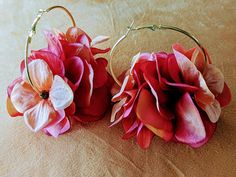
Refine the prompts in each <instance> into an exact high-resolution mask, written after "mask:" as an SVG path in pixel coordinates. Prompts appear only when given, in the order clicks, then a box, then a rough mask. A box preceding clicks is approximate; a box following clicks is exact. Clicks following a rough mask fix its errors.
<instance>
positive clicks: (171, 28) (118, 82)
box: [109, 21, 207, 86]
mask: <svg viewBox="0 0 236 177" xmlns="http://www.w3.org/2000/svg"><path fill="white" fill-rule="evenodd" d="M133 24H134V21H133V22H132V23H131V25H130V26H128V27H127V28H128V29H127V31H126V33H125V34H124V35H123V36H121V37H120V38H119V39H118V40H117V42H116V43H115V44H114V46H113V47H112V49H111V51H110V61H109V69H110V72H111V75H112V77H113V79H114V80H115V82H116V83H117V84H118V85H119V86H121V85H122V83H121V82H120V81H119V80H118V78H117V77H116V75H115V73H114V71H113V68H112V58H113V53H114V50H115V48H116V47H117V46H118V45H119V44H120V43H121V42H122V41H123V40H124V39H125V38H126V37H127V36H128V35H129V33H130V32H131V31H136V30H142V29H149V30H152V31H156V30H167V29H168V30H172V31H177V32H179V33H182V34H184V35H186V36H188V37H189V38H191V39H192V40H193V41H194V42H195V43H196V44H197V45H198V46H199V48H200V49H201V50H202V52H203V55H204V58H205V62H207V55H206V51H205V49H204V47H203V46H202V45H201V43H200V42H199V40H198V39H197V38H196V37H195V36H193V35H192V34H190V33H189V32H187V31H185V30H183V29H181V28H178V27H176V26H169V25H161V24H160V25H147V26H138V27H133Z"/></svg>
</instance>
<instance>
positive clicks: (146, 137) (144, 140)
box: [137, 126, 154, 149]
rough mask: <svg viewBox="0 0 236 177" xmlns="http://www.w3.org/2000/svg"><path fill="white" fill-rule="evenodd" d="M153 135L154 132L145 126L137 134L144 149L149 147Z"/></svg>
mask: <svg viewBox="0 0 236 177" xmlns="http://www.w3.org/2000/svg"><path fill="white" fill-rule="evenodd" d="M153 135H154V134H153V133H152V132H151V131H150V130H148V129H147V128H146V127H145V126H143V127H142V129H141V131H140V132H139V134H138V135H137V143H138V145H139V146H140V147H141V148H143V149H147V148H148V147H149V146H150V144H151V141H152V138H153Z"/></svg>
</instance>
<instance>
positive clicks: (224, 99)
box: [216, 83, 232, 107]
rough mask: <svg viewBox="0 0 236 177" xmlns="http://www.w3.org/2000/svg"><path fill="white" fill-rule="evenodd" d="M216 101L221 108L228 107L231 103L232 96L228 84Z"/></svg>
mask: <svg viewBox="0 0 236 177" xmlns="http://www.w3.org/2000/svg"><path fill="white" fill-rule="evenodd" d="M216 99H217V100H218V102H219V103H220V106H221V107H224V106H227V105H228V104H229V103H230V102H231V100H232V95H231V92H230V89H229V87H228V86H227V84H226V83H224V88H223V91H222V93H221V94H220V95H218V96H217V97H216Z"/></svg>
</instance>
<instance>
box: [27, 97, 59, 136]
mask: <svg viewBox="0 0 236 177" xmlns="http://www.w3.org/2000/svg"><path fill="white" fill-rule="evenodd" d="M51 114H54V109H53V108H52V107H51V105H49V104H48V102H47V101H45V100H42V101H40V102H39V103H38V104H37V105H35V106H34V107H32V108H31V109H29V110H27V111H26V112H25V113H24V120H25V123H26V125H27V126H28V127H29V128H30V129H31V130H32V131H34V132H37V131H39V130H41V129H43V128H44V127H45V126H46V125H47V124H48V123H49V122H50V115H51Z"/></svg>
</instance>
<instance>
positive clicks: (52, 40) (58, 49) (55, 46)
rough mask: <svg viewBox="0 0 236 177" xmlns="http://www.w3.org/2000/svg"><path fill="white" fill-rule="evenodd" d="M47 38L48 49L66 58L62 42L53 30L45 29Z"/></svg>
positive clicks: (62, 58)
mask: <svg viewBox="0 0 236 177" xmlns="http://www.w3.org/2000/svg"><path fill="white" fill-rule="evenodd" d="M44 35H45V38H46V40H47V43H48V49H49V50H50V51H51V52H52V53H54V54H55V55H56V56H58V57H59V58H60V59H61V60H64V59H65V55H64V52H63V49H62V46H61V43H60V41H59V39H58V38H57V36H56V35H54V34H53V33H52V32H51V31H48V30H45V31H44Z"/></svg>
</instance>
